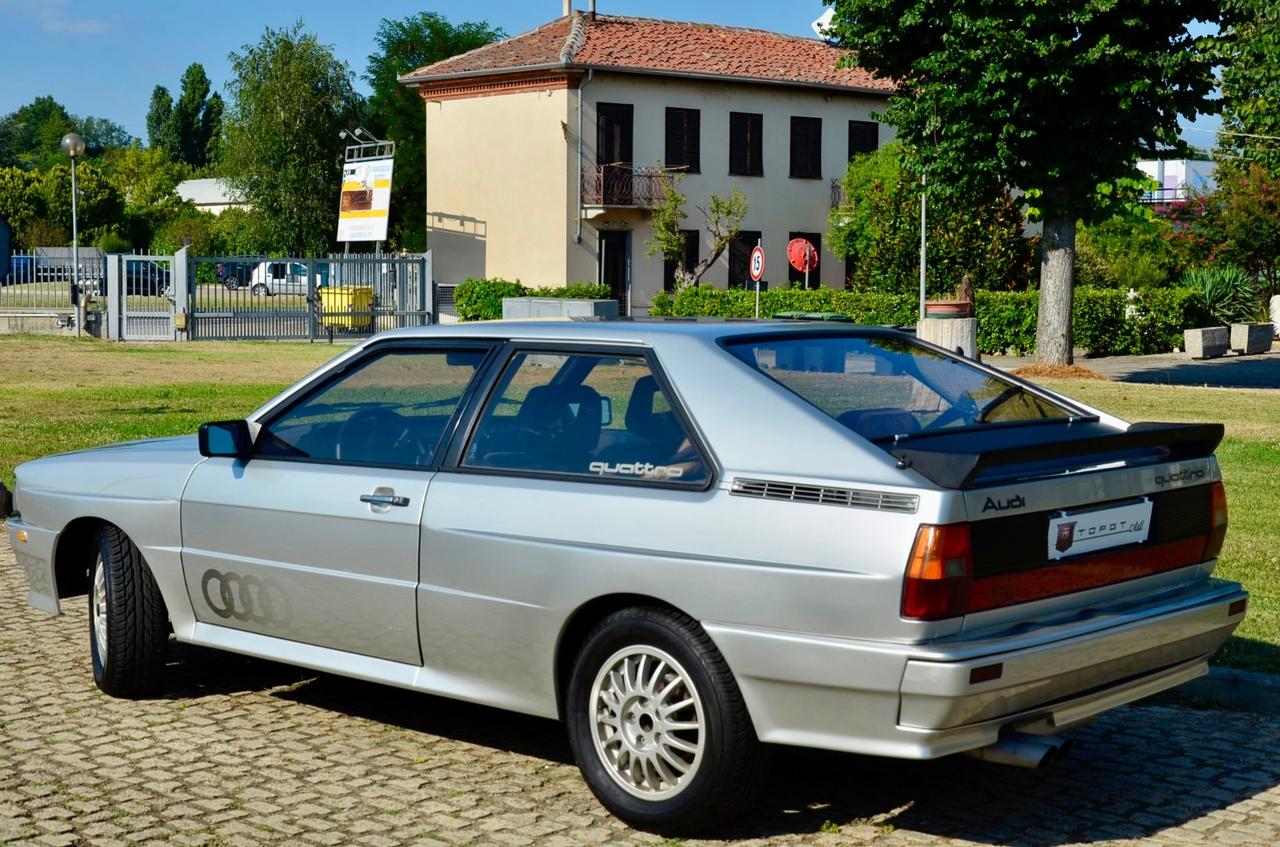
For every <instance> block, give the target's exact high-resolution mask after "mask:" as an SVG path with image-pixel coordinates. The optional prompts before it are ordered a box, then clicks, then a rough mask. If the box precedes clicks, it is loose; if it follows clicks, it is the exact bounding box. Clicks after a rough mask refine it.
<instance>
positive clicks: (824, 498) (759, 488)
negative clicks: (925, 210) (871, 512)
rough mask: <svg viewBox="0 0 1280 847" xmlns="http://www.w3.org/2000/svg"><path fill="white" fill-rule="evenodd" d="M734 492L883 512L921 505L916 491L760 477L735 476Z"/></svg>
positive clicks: (914, 509) (746, 495)
mask: <svg viewBox="0 0 1280 847" xmlns="http://www.w3.org/2000/svg"><path fill="white" fill-rule="evenodd" d="M731 493H733V494H736V495H738V496H739V497H758V498H760V499H762V500H790V501H791V502H793V503H823V504H826V505H828V506H849V507H851V508H854V509H879V510H881V511H885V512H906V513H908V514H911V513H914V512H915V511H916V509H917V508H918V507H919V505H920V498H919V497H918V496H916V495H915V494H890V493H887V492H883V491H859V490H857V489H854V488H828V487H826V486H822V485H802V484H800V483H795V482H776V481H772V480H763V479H735V480H734V481H733V490H732V492H731Z"/></svg>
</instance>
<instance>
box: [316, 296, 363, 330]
mask: <svg viewBox="0 0 1280 847" xmlns="http://www.w3.org/2000/svg"><path fill="white" fill-rule="evenodd" d="M317 293H318V294H319V295H320V325H321V326H331V327H335V328H337V329H345V330H362V331H363V330H367V329H369V327H370V325H372V323H373V315H372V314H371V313H372V312H373V288H372V287H370V286H367V285H356V286H351V287H349V288H320V289H317Z"/></svg>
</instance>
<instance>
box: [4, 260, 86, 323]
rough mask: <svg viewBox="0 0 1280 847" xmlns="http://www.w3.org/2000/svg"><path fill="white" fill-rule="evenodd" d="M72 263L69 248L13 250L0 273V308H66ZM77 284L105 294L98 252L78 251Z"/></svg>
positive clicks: (68, 306)
mask: <svg viewBox="0 0 1280 847" xmlns="http://www.w3.org/2000/svg"><path fill="white" fill-rule="evenodd" d="M75 268H76V263H75V262H74V261H73V260H72V258H71V250H70V249H69V248H50V249H48V250H36V251H33V252H30V253H14V254H13V257H12V258H11V259H10V260H9V267H7V268H3V270H4V275H3V276H0V311H8V310H12V311H69V310H71V309H72V308H73V307H72V301H71V286H72V283H73V281H74V280H75V278H76V274H75ZM79 279H80V283H81V285H82V286H84V290H85V291H87V292H89V293H91V294H94V295H98V296H105V295H106V282H107V274H106V266H105V261H104V257H103V255H102V252H101V251H94V250H92V249H91V248H85V250H83V251H81V253H80V276H79Z"/></svg>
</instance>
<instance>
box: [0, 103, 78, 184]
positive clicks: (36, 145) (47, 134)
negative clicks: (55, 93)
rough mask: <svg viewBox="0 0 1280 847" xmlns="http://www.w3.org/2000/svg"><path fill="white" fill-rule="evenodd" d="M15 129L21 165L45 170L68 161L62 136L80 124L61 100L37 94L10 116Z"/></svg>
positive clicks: (14, 150)
mask: <svg viewBox="0 0 1280 847" xmlns="http://www.w3.org/2000/svg"><path fill="white" fill-rule="evenodd" d="M6 120H7V122H8V123H9V125H10V127H11V133H12V141H11V145H12V154H11V155H12V158H13V160H14V161H15V162H16V163H17V164H18V166H19V167H23V168H27V169H29V170H43V169H45V168H47V167H50V166H52V165H54V164H57V163H58V162H65V161H66V158H67V157H66V154H64V153H63V152H62V149H61V147H60V146H59V145H60V144H61V142H62V136H64V135H66V134H67V133H68V132H73V131H75V130H77V129H79V127H78V126H77V125H76V121H75V119H74V118H72V117H71V115H70V114H68V113H67V110H66V109H65V108H64V107H63V105H62V104H61V103H59V102H58V101H57V100H54V99H53V98H52V97H37V98H36V99H34V100H32V101H31V102H30V103H28V104H26V105H25V106H22V107H20V108H19V109H18V110H17V111H16V112H14V113H13V114H11V115H10V116H9V117H8V118H7V119H6Z"/></svg>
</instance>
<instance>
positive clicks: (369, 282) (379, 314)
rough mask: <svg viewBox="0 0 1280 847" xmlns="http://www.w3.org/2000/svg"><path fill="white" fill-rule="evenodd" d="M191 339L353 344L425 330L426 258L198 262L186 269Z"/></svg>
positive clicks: (429, 297)
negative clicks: (397, 331) (341, 340)
mask: <svg viewBox="0 0 1280 847" xmlns="http://www.w3.org/2000/svg"><path fill="white" fill-rule="evenodd" d="M188 276H189V279H188V298H187V302H188V309H189V312H190V318H189V321H188V324H187V331H188V333H189V337H190V338H192V339H268V340H271V339H274V340H286V339H300V340H315V339H321V338H328V339H334V338H337V337H350V338H357V337H363V336H367V335H371V334H373V333H375V332H381V331H383V330H387V329H394V328H397V327H404V326H420V325H423V324H428V323H431V319H432V312H433V309H432V305H433V299H434V298H433V292H432V287H431V255H430V254H429V253H428V254H426V255H408V256H404V255H399V256H380V255H348V256H336V255H335V256H329V257H327V258H290V257H268V256H203V257H198V258H196V259H194V260H192V262H191V263H190V270H189V274H188Z"/></svg>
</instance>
